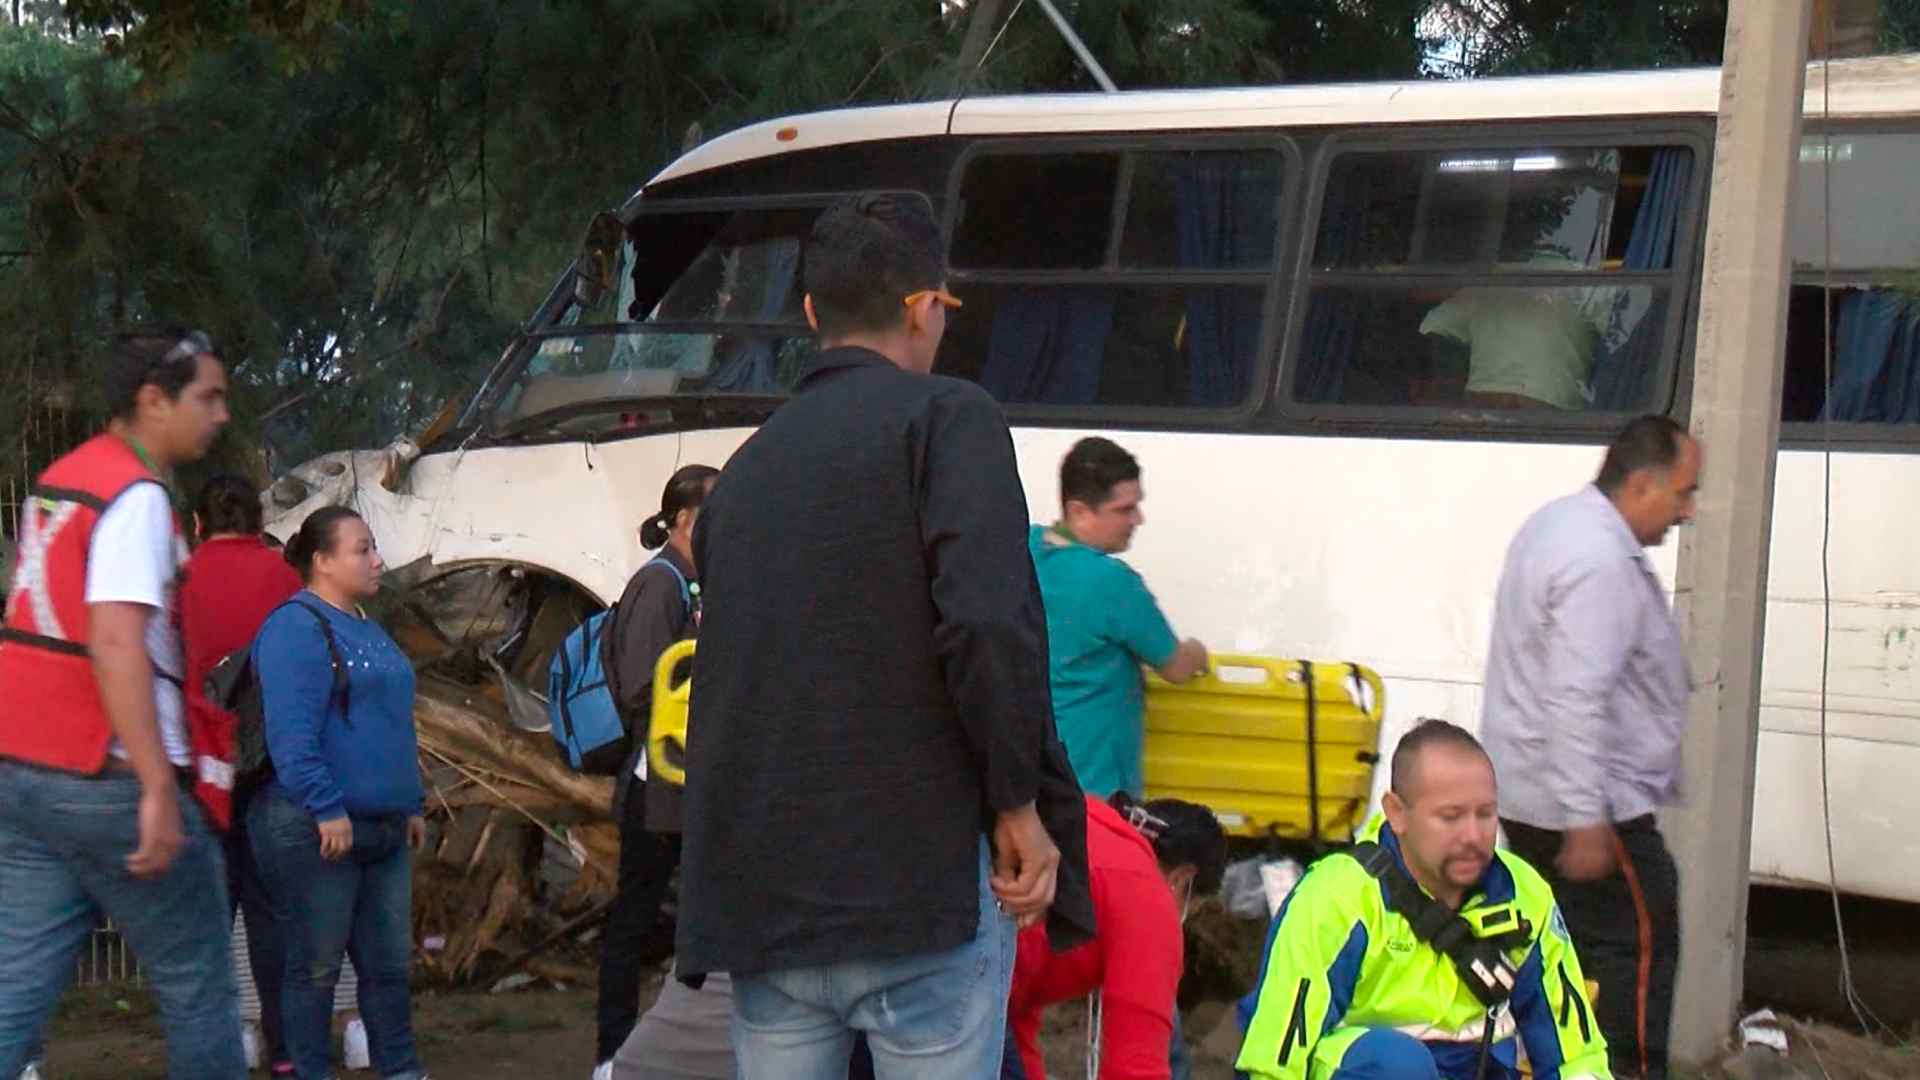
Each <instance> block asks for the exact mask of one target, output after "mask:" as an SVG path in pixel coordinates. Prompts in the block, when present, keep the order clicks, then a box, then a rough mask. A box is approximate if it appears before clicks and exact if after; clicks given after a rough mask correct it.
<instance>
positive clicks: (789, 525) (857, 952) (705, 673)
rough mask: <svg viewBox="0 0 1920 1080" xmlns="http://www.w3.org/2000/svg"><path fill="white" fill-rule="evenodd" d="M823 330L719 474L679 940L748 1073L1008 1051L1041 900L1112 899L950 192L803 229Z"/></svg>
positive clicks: (958, 1070) (710, 509)
mask: <svg viewBox="0 0 1920 1080" xmlns="http://www.w3.org/2000/svg"><path fill="white" fill-rule="evenodd" d="M803 265H804V268H805V269H804V284H805V288H806V292H807V297H806V310H807V315H808V319H809V321H810V322H812V323H813V324H814V326H815V328H816V329H817V330H818V331H819V333H820V337H821V342H822V346H823V351H822V352H821V353H820V354H819V355H818V356H816V357H814V358H813V359H812V360H811V361H810V362H809V364H808V365H807V367H806V369H805V371H804V372H803V373H802V375H801V378H800V381H799V386H798V389H797V390H796V392H795V394H794V397H793V400H792V401H790V402H788V403H787V404H786V405H785V406H783V407H782V408H781V409H780V411H779V412H778V413H776V414H775V415H774V416H773V418H772V419H771V420H769V421H768V422H767V423H766V424H765V425H764V426H763V427H762V428H761V429H760V431H759V432H758V433H756V434H755V435H754V436H753V438H751V439H749V440H748V441H747V443H746V445H745V446H743V447H741V449H740V451H739V453H737V454H736V455H735V456H734V458H733V460H732V461H731V462H730V463H729V464H728V466H727V468H726V470H725V472H723V473H722V475H721V478H720V481H719V483H718V484H717V485H716V486H715V488H714V490H713V494H712V495H711V496H710V497H709V498H708V500H707V503H706V506H705V508H704V509H703V511H702V515H701V517H700V520H699V523H698V524H697V525H696V527H695V532H694V552H695V561H696V562H697V563H698V564H699V566H700V568H701V573H702V575H703V581H704V587H705V590H706V592H705V597H706V599H705V613H704V616H703V624H702V628H701V642H700V652H699V654H698V655H697V656H696V658H695V669H694V692H693V714H692V716H691V717H690V718H689V723H688V729H689V732H688V734H689V746H688V749H687V753H688V759H687V777H688V782H687V789H686V804H685V820H684V837H685V856H684V862H683V864H682V868H681V904H680V922H679V934H678V942H677V944H678V948H679V968H680V970H681V972H683V973H684V974H686V975H689V976H696V977H697V976H698V975H699V974H700V973H702V972H709V971H727V972H730V973H732V975H733V982H734V1029H733V1038H734V1044H735V1051H736V1055H737V1058H738V1061H739V1065H740V1069H741V1074H742V1075H743V1076H744V1077H746V1078H747V1080H760V1078H776V1077H777V1078H779V1080H812V1078H819V1080H838V1078H843V1077H845V1076H846V1070H847V1062H848V1056H849V1054H850V1052H851V1048H852V1043H853V1038H854V1033H855V1032H864V1033H865V1034H866V1035H867V1037H868V1042H869V1045H870V1047H871V1049H872V1052H873V1057H874V1063H875V1066H876V1071H877V1073H878V1075H879V1076H880V1077H882V1078H883V1080H888V1078H895V1077H908V1076H911V1077H914V1078H916V1080H945V1078H948V1077H952V1078H954V1080H963V1078H964V1080H972V1078H975V1077H982V1076H992V1075H996V1074H997V1071H998V1069H999V1063H1000V1053H1001V1045H1002V1042H1003V1040H1004V1033H1005V1028H1006V996H1007V983H1008V979H1009V977H1010V973H1011V969H1012V963H1013V953H1014V947H1013V943H1014V933H1015V929H1016V925H1027V924H1030V923H1032V922H1035V921H1038V920H1040V919H1043V918H1044V919H1048V920H1049V929H1050V930H1051V931H1052V932H1053V938H1054V941H1055V945H1056V947H1067V946H1070V945H1072V944H1075V943H1077V942H1078V941H1080V940H1084V939H1085V937H1086V936H1087V935H1088V934H1089V933H1090V931H1091V930H1092V927H1093V911H1092V901H1091V897H1090V895H1089V893H1088V891H1087V870H1086V833H1085V828H1086V826H1085V814H1084V808H1083V804H1082V803H1081V801H1080V796H1079V794H1078V791H1077V789H1076V786H1075V785H1074V782H1073V777H1072V771H1071V769H1070V768H1069V767H1068V766H1067V764H1066V758H1065V753H1064V751H1063V750H1062V749H1061V747H1060V744H1059V741H1058V739H1057V738H1056V737H1055V735H1054V729H1053V717H1052V712H1051V706H1050V704H1049V701H1048V692H1047V662H1046V656H1047V654H1046V647H1047V639H1046V622H1045V618H1044V616H1043V614H1042V611H1041V606H1040V592H1039V587H1038V585H1037V584H1036V582H1035V580H1034V575H1033V564H1032V561H1031V560H1030V559H1029V557H1028V555H1027V549H1026V529H1027V526H1026V519H1027V509H1026V505H1025V499H1024V497H1023V495H1022V492H1021V488H1020V478H1019V475H1018V473H1017V471H1016V469H1015V461H1014V453H1013V440H1012V438H1011V436H1010V434H1009V433H1008V431H1007V425H1006V421H1005V419H1004V418H1003V417H1002V415H1001V413H1000V409H999V407H998V406H997V405H996V404H995V403H994V402H993V400H992V399H991V398H989V397H988V396H987V394H986V393H985V392H984V391H982V390H981V389H980V388H978V387H977V386H974V385H973V384H970V383H965V382H961V381H958V380H954V379H948V378H943V377H939V376H931V375H929V374H928V372H929V370H930V369H931V368H932V366H933V358H934V353H935V351H936V350H937V349H938V347H939V344H940V337H941V334H942V332H943V331H944V330H945V328H946V317H947V312H948V311H949V310H950V309H952V308H957V307H958V306H959V302H958V301H957V300H955V299H954V298H953V297H952V296H950V295H949V294H947V292H946V291H945V289H944V288H943V282H944V280H945V268H944V266H943V264H942V259H941V248H940V235H939V230H938V228H937V227H936V226H935V225H934V223H933V221H932V219H931V218H930V217H929V216H928V214H927V212H926V210H925V209H924V207H923V205H922V204H920V203H918V202H916V201H911V200H908V199H902V198H895V197H886V196H859V197H855V198H851V199H847V200H844V201H842V202H841V203H840V204H838V205H836V206H834V207H833V208H831V209H829V210H828V211H826V212H825V213H823V214H822V215H821V217H820V219H819V221H818V222H817V223H816V224H815V226H814V229H813V233H812V235H811V237H809V239H808V243H807V250H806V254H805V257H804V264H803Z"/></svg>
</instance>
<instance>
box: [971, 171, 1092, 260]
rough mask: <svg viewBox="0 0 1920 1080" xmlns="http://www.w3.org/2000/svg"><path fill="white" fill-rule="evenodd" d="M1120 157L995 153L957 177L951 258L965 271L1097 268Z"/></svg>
mask: <svg viewBox="0 0 1920 1080" xmlns="http://www.w3.org/2000/svg"><path fill="white" fill-rule="evenodd" d="M1119 172H1120V155H1119V154H1113V153H1083V154H993V155H984V156H981V157H979V158H976V159H974V162H973V164H972V165H971V166H969V167H968V169H967V172H966V176H965V178H964V179H962V181H961V183H960V213H959V220H958V222H957V223H956V226H955V229H954V235H953V252H952V255H951V256H950V258H949V260H948V261H949V262H951V263H952V265H953V266H954V267H955V268H957V269H967V270H1074V269H1092V268H1095V267H1099V266H1103V265H1105V264H1106V261H1107V232H1108V230H1109V228H1110V221H1111V219H1112V217H1113V199H1114V181H1115V178H1116V177H1118V176H1119Z"/></svg>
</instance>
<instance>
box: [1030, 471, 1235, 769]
mask: <svg viewBox="0 0 1920 1080" xmlns="http://www.w3.org/2000/svg"><path fill="white" fill-rule="evenodd" d="M1143 497H1144V496H1143V495H1142V493H1141V490H1140V464H1139V462H1137V461H1135V460H1134V459H1133V455H1132V454H1129V453H1127V452H1126V451H1125V450H1123V449H1121V448H1120V446H1119V445H1117V444H1116V443H1114V442H1113V441H1111V440H1109V439H1102V438H1099V437H1098V436H1094V437H1091V438H1086V439H1082V440H1080V441H1079V442H1077V443H1075V444H1074V445H1073V449H1072V450H1070V451H1068V452H1067V456H1066V459H1065V460H1063V461H1062V462H1061V463H1060V508H1061V518H1060V521H1059V522H1057V523H1056V524H1053V525H1035V526H1034V527H1033V530H1032V533H1031V536H1030V539H1029V541H1028V546H1029V548H1030V550H1031V551H1032V553H1033V567H1034V570H1035V572H1036V573H1037V574H1038V575H1039V578H1040V596H1041V599H1042V600H1043V601H1044V602H1045V604H1046V609H1047V648H1048V655H1049V670H1048V675H1049V677H1050V679H1051V683H1052V690H1053V718H1054V723H1055V724H1056V725H1057V726H1058V728H1059V731H1060V741H1061V742H1063V743H1065V744H1066V747H1067V758H1068V759H1069V760H1070V761H1071V762H1072V763H1073V772H1074V775H1075V776H1076V777H1078V778H1079V780H1080V786H1081V788H1082V789H1084V790H1086V791H1088V792H1090V793H1092V794H1094V795H1098V796H1099V797H1101V798H1103V799H1104V798H1106V797H1107V796H1109V795H1112V794H1113V793H1114V792H1115V791H1125V792H1128V793H1129V794H1132V795H1134V796H1136V797H1138V796H1140V795H1141V793H1142V791H1141V788H1142V780H1141V775H1140V744H1141V739H1142V737H1143V734H1144V732H1143V728H1142V714H1143V710H1144V708H1145V705H1146V687H1145V683H1144V681H1143V679H1142V676H1141V673H1140V667H1141V665H1142V664H1144V665H1146V666H1147V667H1150V668H1153V669H1154V670H1155V671H1157V672H1159V673H1160V676H1161V677H1162V678H1164V679H1166V680H1167V681H1168V682H1174V683H1179V682H1185V681H1187V680H1188V679H1191V678H1193V677H1194V676H1195V675H1196V674H1198V673H1200V672H1201V671H1204V670H1206V666H1207V649H1206V646H1204V645H1202V644H1200V643H1199V642H1198V641H1194V640H1193V639H1191V638H1189V639H1187V640H1186V641H1180V640H1178V639H1176V638H1175V637H1174V636H1173V629H1172V628H1171V627H1169V626H1168V625H1167V618H1166V616H1165V615H1162V614H1161V613H1160V605H1159V604H1157V603H1155V602H1154V599H1153V594H1152V593H1150V592H1148V591H1147V585H1146V582H1144V581H1142V580H1140V575H1139V574H1138V573H1136V572H1134V569H1133V568H1132V567H1131V566H1128V565H1127V564H1126V563H1124V562H1121V561H1120V560H1119V559H1118V558H1115V556H1117V555H1119V554H1120V553H1121V552H1123V551H1125V550H1127V547H1128V546H1129V545H1130V544H1132V543H1133V531H1134V530H1135V529H1137V528H1139V527H1140V525H1141V523H1142V522H1144V521H1145V520H1146V518H1145V515H1143V514H1142V513H1141V512H1140V501H1141V499H1142V498H1143Z"/></svg>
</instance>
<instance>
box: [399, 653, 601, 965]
mask: <svg viewBox="0 0 1920 1080" xmlns="http://www.w3.org/2000/svg"><path fill="white" fill-rule="evenodd" d="M414 727H415V731H416V734H417V736H418V739H419V744H420V759H421V768H422V773H423V776H424V778H425V779H426V780H427V782H428V793H427V810H428V815H429V817H430V818H431V819H432V822H431V824H432V828H431V829H430V832H432V833H434V834H435V835H436V840H435V842H434V843H433V844H432V845H431V846H430V847H429V848H428V850H427V851H425V852H422V853H421V855H420V856H419V857H418V858H417V859H416V862H415V873H414V929H415V940H416V941H426V940H428V939H429V938H439V939H442V940H443V942H444V944H442V945H441V946H440V947H439V948H436V949H434V950H433V951H431V952H428V951H424V950H423V951H422V952H421V953H420V959H419V964H420V968H421V970H422V973H423V974H425V975H426V976H428V977H429V978H431V979H434V980H438V981H443V982H454V983H458V982H468V981H471V980H473V979H476V978H487V977H490V976H488V975H487V973H488V972H489V970H497V969H498V968H499V967H500V966H501V964H502V962H503V961H505V960H506V959H507V958H508V957H512V956H526V955H527V952H528V948H529V946H530V945H532V944H533V943H534V942H533V941H532V940H530V939H534V938H541V937H551V936H552V935H551V930H550V928H551V927H552V926H554V925H555V924H556V923H560V922H561V921H562V920H565V919H566V918H568V917H569V916H578V915H580V914H582V913H585V912H589V911H591V910H593V909H595V908H596V907H603V906H604V905H605V904H606V903H607V902H608V901H609V900H611V899H612V897H613V893H614V882H615V880H616V875H617V871H618V869H619V858H620V837H619V830H618V828H617V827H616V826H615V825H614V824H613V821H612V802H613V781H612V780H611V779H608V778H604V777H592V776H582V775H581V774H579V773H576V772H574V771H573V770H571V769H569V768H567V767H566V765H565V764H564V763H562V762H561V761H560V759H559V757H558V755H557V754H556V753H555V752H554V749H553V746H552V743H551V740H549V739H548V737H547V736H545V735H530V734H528V733H526V732H523V731H517V730H514V729H513V728H512V727H510V726H509V725H508V724H507V723H506V722H505V719H504V711H503V709H502V707H501V705H500V702H499V700H498V699H497V697H494V696H491V695H488V694H486V693H484V692H481V690H480V688H479V687H469V686H466V685H463V684H460V683H457V682H453V681H451V680H447V679H443V678H440V677H438V676H435V675H431V674H428V675H422V676H421V678H420V692H419V696H418V697H417V698H416V700H415V703H414ZM554 844H558V845H560V846H561V847H563V848H564V849H565V850H566V852H568V854H567V855H566V856H565V857H568V858H572V859H574V860H576V861H578V862H579V864H580V865H579V872H578V874H576V875H574V876H573V877H572V880H571V881H570V882H568V883H567V884H566V886H565V887H564V888H549V887H548V886H547V883H546V882H544V881H543V880H542V879H541V876H540V874H539V867H540V862H541V859H542V857H543V855H544V853H545V852H546V851H547V849H548V848H549V846H551V845H554ZM536 916H538V918H536ZM590 924H591V920H589V921H588V922H587V923H583V924H581V929H582V932H584V930H585V929H587V928H588V927H589V926H590ZM566 949H567V942H566V941H549V942H548V943H547V946H546V949H545V950H544V951H543V953H542V955H541V956H540V959H541V961H542V963H543V964H544V967H543V969H542V970H541V971H539V972H536V973H537V974H539V975H541V977H543V978H548V979H551V980H556V981H567V982H570V983H572V984H573V985H579V984H581V983H583V982H591V981H592V980H591V974H592V972H591V967H584V968H583V967H581V966H580V965H579V964H577V963H576V960H578V959H579V958H578V957H570V956H569V955H568V953H567V951H566Z"/></svg>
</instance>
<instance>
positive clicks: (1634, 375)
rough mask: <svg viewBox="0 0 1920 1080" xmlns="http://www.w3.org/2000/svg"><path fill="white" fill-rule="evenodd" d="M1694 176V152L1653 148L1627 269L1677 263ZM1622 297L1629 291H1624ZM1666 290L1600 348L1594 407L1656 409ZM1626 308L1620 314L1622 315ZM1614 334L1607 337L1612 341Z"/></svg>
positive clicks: (1596, 358) (1595, 366) (1629, 244)
mask: <svg viewBox="0 0 1920 1080" xmlns="http://www.w3.org/2000/svg"><path fill="white" fill-rule="evenodd" d="M1692 178H1693V152H1692V151H1691V150H1685V149H1679V148H1673V149H1665V150H1655V151H1654V152H1653V164H1652V167H1651V168H1649V169H1648V172H1647V191H1646V194H1645V195H1644V196H1642V197H1641V199H1640V209H1639V210H1638V212H1636V213H1635V214H1634V217H1633V232H1632V233H1631V234H1629V235H1628V237H1627V253H1626V257H1625V259H1624V260H1623V265H1622V269H1625V270H1665V269H1668V268H1669V267H1671V266H1672V265H1673V248H1674V243H1675V240H1676V238H1677V237H1678V236H1679V235H1680V212H1681V210H1682V209H1683V208H1684V207H1685V206H1686V202H1687V186H1688V183H1689V181H1691V180H1692ZM1622 297H1623V299H1624V297H1625V293H1624V291H1623V293H1622ZM1666 301H1667V295H1666V293H1665V292H1660V293H1656V294H1655V296H1654V300H1653V303H1652V304H1651V306H1650V307H1649V308H1648V310H1647V311H1646V313H1645V314H1644V315H1642V316H1641V318H1640V320H1639V322H1637V323H1636V324H1635V325H1634V326H1633V327H1632V328H1631V329H1630V330H1628V331H1627V332H1626V333H1625V334H1624V336H1623V337H1622V339H1621V340H1620V341H1619V343H1618V344H1617V345H1616V346H1615V347H1613V348H1610V349H1609V348H1602V349H1601V350H1600V352H1599V353H1598V354H1597V355H1595V356H1594V362H1593V405H1594V408H1596V409H1603V410H1607V411H1610V412H1633V411H1637V410H1641V409H1646V408H1650V407H1652V405H1653V404H1654V403H1653V402H1651V401H1649V400H1648V398H1649V397H1650V396H1651V395H1650V394H1649V393H1648V392H1647V391H1648V379H1649V377H1650V376H1651V375H1652V374H1653V368H1654V367H1655V365H1656V364H1657V363H1658V361H1659V359H1660V341H1661V339H1662V338H1663V337H1664V336H1665V334H1666V322H1667V320H1666V307H1667V305H1666ZM1626 306H1627V305H1620V306H1619V307H1618V308H1617V309H1616V310H1617V311H1624V310H1625V308H1626ZM1609 329H1611V328H1609ZM1608 336H1611V335H1604V334H1603V337H1608Z"/></svg>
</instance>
